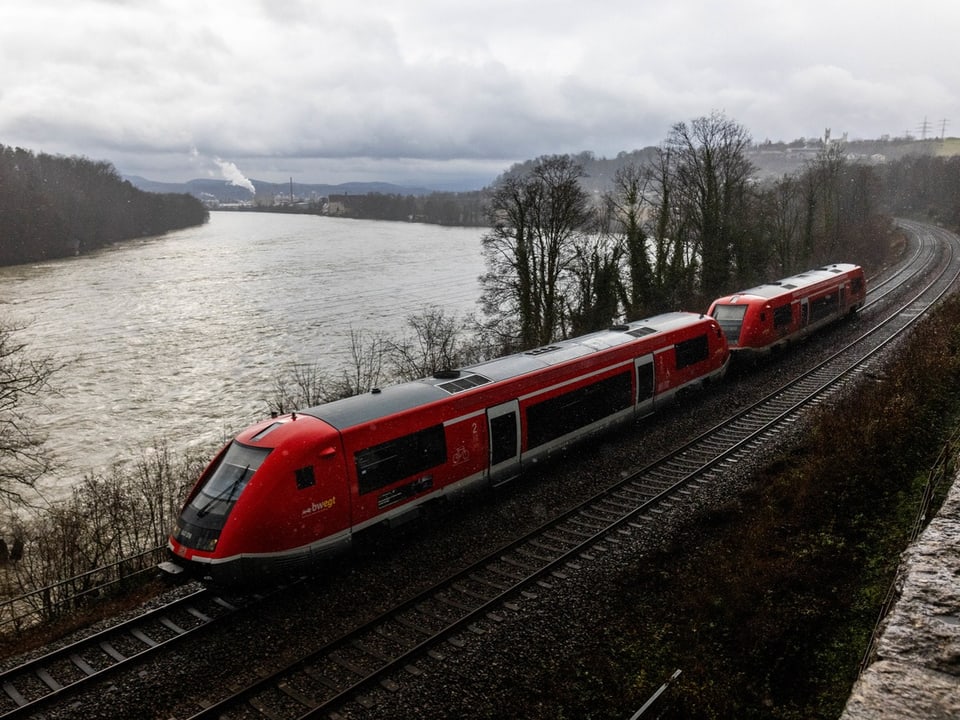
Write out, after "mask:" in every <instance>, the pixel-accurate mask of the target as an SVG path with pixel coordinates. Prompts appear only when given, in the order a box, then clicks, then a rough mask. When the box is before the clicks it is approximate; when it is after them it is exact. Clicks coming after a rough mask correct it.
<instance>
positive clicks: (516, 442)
mask: <svg viewBox="0 0 960 720" xmlns="http://www.w3.org/2000/svg"><path fill="white" fill-rule="evenodd" d="M487 430H488V431H489V436H490V484H491V485H499V484H501V483H505V482H507V481H508V480H512V479H513V478H515V477H517V475H519V474H520V403H519V402H518V401H517V400H511V401H510V402H505V403H503V404H502V405H497V406H496V407H492V408H487Z"/></svg>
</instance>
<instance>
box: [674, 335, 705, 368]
mask: <svg viewBox="0 0 960 720" xmlns="http://www.w3.org/2000/svg"><path fill="white" fill-rule="evenodd" d="M674 347H675V349H676V354H677V370H680V369H681V368H685V367H689V366H690V365H693V364H695V363H698V362H700V361H701V360H706V359H707V358H708V357H710V343H709V342H708V341H707V336H706V335H698V336H697V337H695V338H690V339H689V340H684V341H682V342H678V343H677V344H676V345H675V346H674Z"/></svg>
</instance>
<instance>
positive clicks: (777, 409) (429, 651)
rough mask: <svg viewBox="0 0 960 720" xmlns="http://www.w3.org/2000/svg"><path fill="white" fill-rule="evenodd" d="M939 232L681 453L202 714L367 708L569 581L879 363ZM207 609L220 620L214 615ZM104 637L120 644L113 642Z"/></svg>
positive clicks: (91, 645)
mask: <svg viewBox="0 0 960 720" xmlns="http://www.w3.org/2000/svg"><path fill="white" fill-rule="evenodd" d="M921 229H923V232H918V236H920V237H922V238H926V236H927V226H922V228H921ZM914 230H915V231H916V230H917V228H914ZM935 235H936V233H935V232H933V233H932V236H931V237H930V238H927V239H926V240H925V241H922V242H920V243H918V244H917V246H916V248H915V252H914V253H913V255H912V257H911V258H910V260H909V261H907V262H904V263H903V264H901V265H900V266H899V268H898V269H897V270H896V271H894V272H891V273H889V275H887V276H886V277H882V278H876V279H873V280H872V281H871V283H870V287H871V291H870V294H869V295H868V301H867V306H866V307H872V306H879V305H880V304H881V302H882V301H884V299H885V298H887V297H888V295H889V294H890V293H892V292H893V291H894V290H895V289H896V288H902V287H904V286H905V285H906V286H912V285H920V284H921V281H920V278H921V277H923V276H926V275H929V267H930V266H931V264H933V263H935V262H938V261H937V260H936V258H935V256H936V254H937V253H938V252H939V251H940V250H942V249H944V248H946V253H947V257H946V260H944V261H940V262H939V264H940V266H941V267H940V269H939V272H938V274H937V276H936V277H935V278H934V279H933V280H932V281H926V282H924V283H922V287H918V288H916V289H915V292H914V293H913V295H912V297H910V298H909V300H908V301H907V302H906V303H903V304H901V305H898V307H897V308H896V309H894V310H893V311H890V312H889V313H888V314H887V315H886V316H885V317H883V318H881V319H879V320H878V321H877V322H875V323H874V325H873V327H871V328H870V329H869V330H868V331H866V332H864V333H863V334H862V335H861V336H860V337H859V338H857V339H856V340H855V341H854V342H853V343H850V345H849V346H847V347H846V348H844V349H843V350H841V351H840V352H838V353H836V354H834V355H833V356H831V357H830V358H828V359H827V360H825V361H824V362H823V363H821V364H820V365H819V366H818V367H817V368H814V369H813V370H812V371H811V372H810V373H807V374H806V375H804V376H803V377H801V378H798V379H796V380H795V381H793V382H791V383H789V384H787V385H784V386H783V387H781V388H779V389H778V390H776V391H775V392H773V393H770V394H769V395H768V396H767V397H766V398H764V399H763V400H761V401H760V402H758V403H756V404H754V405H752V406H750V407H749V408H746V409H744V410H743V411H741V412H740V413H738V414H737V415H736V416H734V417H731V418H729V419H728V420H727V421H726V422H724V423H722V424H720V425H717V426H716V427H714V428H712V429H711V430H709V431H708V432H706V433H704V434H702V435H700V436H699V437H697V438H695V439H694V440H692V441H690V442H689V443H687V444H686V445H684V446H683V447H681V448H678V449H677V450H676V451H675V452H673V453H671V454H670V455H668V456H665V457H663V458H661V459H660V460H658V461H656V462H654V463H651V464H649V465H647V466H645V467H643V468H639V469H637V470H634V471H632V472H630V473H629V475H628V476H626V477H624V478H623V479H622V481H621V482H619V483H617V484H616V485H615V486H614V487H611V488H608V489H607V490H605V491H604V492H602V493H600V494H598V495H596V496H594V497H593V498H591V499H590V500H588V501H587V502H585V503H583V504H582V505H580V506H579V507H577V508H575V509H573V510H571V511H570V512H568V513H566V514H564V515H562V516H561V517H558V518H556V519H554V520H552V521H550V522H549V523H546V524H544V525H542V526H541V527H540V528H538V529H537V530H536V531H534V532H533V533H530V534H528V535H526V536H524V537H523V538H520V539H518V540H516V541H515V542H512V543H510V544H509V545H506V546H504V547H501V548H500V549H498V550H497V551H496V552H494V553H491V554H490V555H488V556H487V557H485V558H483V559H482V560H480V561H479V562H476V563H474V564H472V565H471V566H470V567H468V568H465V569H463V570H462V571H460V572H458V573H456V574H455V575H453V576H451V577H449V578H447V579H446V580H445V581H443V582H441V583H439V584H437V585H435V586H434V587H432V588H430V589H428V590H426V591H424V592H422V593H420V594H418V595H416V596H415V597H412V598H409V599H407V600H405V601H404V602H402V603H400V604H398V605H396V606H395V607H393V608H391V609H390V610H388V611H387V612H385V613H383V614H381V615H379V616H378V617H376V618H375V619H373V620H371V621H369V622H367V623H364V624H363V625H362V626H359V627H356V628H353V629H351V630H349V631H348V632H345V633H344V634H343V635H342V636H341V637H339V638H337V639H335V640H333V641H332V642H329V643H327V644H326V645H324V646H323V647H320V648H317V649H316V650H315V651H314V652H312V653H310V654H309V655H306V656H304V657H301V658H299V659H297V660H295V661H294V662H291V663H287V664H286V665H284V667H282V668H280V669H279V670H276V671H273V672H271V673H269V674H268V675H266V676H263V677H261V678H259V679H258V680H257V681H256V682H253V683H249V684H248V685H246V686H244V687H239V688H236V689H234V690H233V691H232V692H231V693H230V694H229V695H227V696H220V695H216V696H211V697H209V698H208V699H207V700H204V701H202V702H201V703H200V705H199V706H200V707H203V709H202V710H200V711H199V712H197V713H196V714H194V715H192V716H190V717H191V719H192V720H199V718H214V717H217V718H219V717H224V718H233V717H235V718H240V717H244V718H245V717H267V718H301V717H326V716H330V715H331V714H333V716H335V714H336V713H337V712H338V711H343V709H344V708H350V709H351V711H352V712H354V713H356V712H360V713H361V714H362V712H363V711H364V708H365V707H374V706H375V705H376V699H375V698H376V696H377V693H379V692H383V691H384V688H386V690H387V691H389V690H390V689H391V688H393V687H396V686H397V685H398V684H399V683H403V682H410V681H415V678H416V676H417V674H418V673H419V672H420V671H419V669H418V661H419V660H420V659H422V658H424V657H427V656H431V657H433V658H434V659H437V658H439V657H442V655H443V653H444V652H446V650H445V649H444V648H447V647H449V646H454V647H455V646H457V645H461V644H463V642H464V641H465V638H467V637H469V635H470V634H471V633H473V632H482V628H483V626H485V625H489V624H490V623H496V622H498V619H499V618H501V617H502V615H503V614H504V613H507V612H511V611H513V610H516V609H518V608H519V607H520V606H521V605H522V603H523V601H524V598H525V597H527V596H529V595H532V594H533V593H536V592H539V591H541V590H542V589H543V588H544V587H548V586H549V585H550V584H552V583H555V582H562V581H563V580H564V579H565V578H566V577H567V575H568V574H569V573H571V572H575V571H576V569H577V568H578V567H580V566H581V565H582V564H583V563H589V562H591V561H592V560H593V559H594V558H595V557H596V555H597V554H598V553H603V552H604V551H605V550H607V549H609V548H610V547H611V546H615V545H617V544H618V543H620V542H622V541H623V540H624V539H625V538H626V537H627V536H629V535H631V534H632V533H633V532H634V531H636V530H638V529H639V528H643V527H647V526H649V525H650V524H655V523H656V522H657V517H658V515H659V514H661V513H663V512H665V511H666V509H667V508H669V507H670V505H671V504H673V503H676V502H680V501H681V500H682V499H683V498H684V496H685V495H686V494H689V493H691V492H693V490H694V489H695V488H696V487H697V486H704V485H707V484H709V483H710V481H711V479H713V478H715V477H716V476H717V475H718V474H721V473H723V472H724V470H725V468H727V467H728V466H730V465H732V464H735V463H736V462H737V461H738V460H739V459H740V458H742V457H744V456H745V455H748V454H750V453H751V452H752V451H753V448H755V447H756V445H757V444H758V443H761V442H764V443H769V442H772V441H773V440H771V439H772V438H775V437H776V434H777V433H782V432H785V431H789V430H790V429H791V428H792V427H794V426H795V424H796V423H797V421H798V418H799V417H800V416H801V413H802V412H803V410H804V408H806V407H809V406H810V405H811V404H815V403H819V402H823V401H824V400H826V399H828V398H830V397H832V396H833V395H835V394H836V393H838V392H839V391H840V390H841V389H842V387H844V385H845V384H846V383H847V382H849V381H850V380H851V379H853V378H855V377H857V375H859V374H860V373H862V372H864V371H865V370H866V369H869V367H870V366H871V364H872V363H873V361H874V358H875V357H876V355H877V353H878V352H879V351H880V350H881V349H882V348H883V347H884V346H885V345H886V344H888V343H890V342H894V341H895V340H896V338H897V337H899V336H901V335H902V333H903V332H905V331H906V330H907V329H909V327H910V326H911V325H912V324H913V323H914V322H915V321H916V320H917V319H918V318H919V316H920V315H922V313H923V311H924V310H925V309H926V308H927V307H929V306H930V305H932V304H934V303H935V302H936V301H937V299H938V298H939V297H942V295H943V294H944V293H945V292H947V291H948V289H949V288H950V287H951V285H952V284H953V283H954V282H955V280H956V278H957V276H958V274H960V261H958V260H957V257H956V253H955V252H954V247H953V242H952V240H950V241H948V242H944V238H949V237H950V236H948V235H947V234H946V233H944V235H943V237H941V238H936V237H934V236H935ZM866 307H865V309H866ZM258 599H259V598H244V599H243V600H242V602H241V601H239V600H235V599H230V600H226V599H224V598H221V597H219V596H216V595H215V594H214V593H211V592H209V591H201V592H198V593H196V594H193V595H190V596H189V597H188V598H185V599H184V600H183V601H178V602H177V603H176V604H171V605H170V606H166V607H164V608H159V609H158V610H156V611H153V613H152V614H151V615H150V616H143V617H142V618H137V619H135V620H133V621H130V622H129V623H124V624H122V625H118V626H116V627H115V628H111V629H110V630H108V631H105V632H104V633H103V634H100V635H95V636H92V637H90V638H87V639H86V640H84V641H81V642H80V643H78V644H76V645H72V646H69V647H67V648H63V649H61V650H58V651H56V652H55V653H49V654H48V655H45V656H43V657H42V658H38V659H37V660H35V661H31V662H30V663H28V664H25V665H22V666H20V667H18V668H14V669H12V670H9V671H7V672H6V673H4V674H3V675H2V677H0V682H3V684H4V689H5V690H6V693H5V695H6V697H5V698H4V696H2V695H0V700H3V701H4V702H5V706H6V709H4V705H2V704H0V718H6V717H27V716H29V715H31V714H36V713H37V712H38V711H40V710H42V709H43V708H44V707H46V706H50V705H53V704H54V703H57V702H60V701H62V700H63V699H65V698H67V697H69V696H70V695H71V694H73V693H74V692H75V691H77V690H80V689H82V688H89V687H91V686H96V684H97V683H98V682H103V681H105V680H107V678H108V677H109V676H110V675H113V674H116V673H118V672H120V671H121V670H124V669H127V668H130V667H132V666H134V665H136V664H137V663H143V662H145V661H146V660H148V659H149V658H150V657H152V656H155V655H157V654H159V653H160V652H163V651H164V650H165V649H170V648H171V647H172V646H173V645H174V644H175V643H180V642H181V641H182V640H184V639H186V638H187V637H194V638H196V637H197V636H198V635H200V634H201V633H203V632H204V631H205V630H210V629H212V628H214V627H215V626H216V625H217V624H222V623H217V622H216V621H219V620H222V619H225V618H226V617H230V616H235V615H237V614H240V613H242V612H250V611H252V610H253V609H254V608H256V606H257V604H258V603H257V600H258ZM201 603H203V604H204V607H210V606H209V605H206V604H207V603H213V606H214V607H213V609H212V610H203V609H200V608H198V607H196V606H198V605H200V604H201ZM190 607H193V608H194V610H195V611H196V612H194V611H191V610H190V609H189V608H190ZM204 617H206V618H209V620H210V621H209V622H207V621H204V620H203V618H204ZM190 618H193V619H192V620H191V619H190ZM171 625H172V626H173V627H171ZM181 631H182V632H181ZM140 636H143V638H146V640H144V639H142V638H141V637H140ZM104 645H105V646H107V647H110V648H113V650H114V651H115V653H116V654H112V653H111V652H109V651H106V650H104ZM103 653H105V655H104V654H103ZM91 658H92V659H91ZM88 669H89V670H91V671H92V672H88ZM220 691H221V692H222V691H223V689H222V688H221V689H220Z"/></svg>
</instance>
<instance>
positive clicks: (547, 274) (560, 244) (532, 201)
mask: <svg viewBox="0 0 960 720" xmlns="http://www.w3.org/2000/svg"><path fill="white" fill-rule="evenodd" d="M582 176H583V168H582V166H581V165H580V164H579V163H577V162H576V161H575V160H574V159H573V158H571V157H570V156H569V155H553V156H549V157H543V158H540V159H539V160H538V161H537V162H536V164H535V165H534V167H533V169H532V170H530V171H529V172H528V173H526V174H524V175H522V176H508V177H506V178H504V179H503V180H501V181H500V183H499V184H498V186H497V187H496V188H495V190H494V194H493V198H492V201H491V206H490V223H491V229H490V232H488V233H487V234H486V235H485V236H484V238H483V249H484V255H485V258H486V262H487V272H486V273H485V274H484V275H483V276H482V277H481V284H482V288H483V290H482V296H481V301H482V303H483V308H484V312H485V314H486V315H487V317H488V318H489V319H490V320H491V325H493V326H498V327H499V329H500V330H501V331H502V332H504V335H503V338H502V340H503V345H504V349H505V350H507V349H516V347H521V348H530V347H536V346H538V345H544V344H547V343H549V342H551V341H552V340H554V339H556V338H557V337H562V336H563V335H564V333H565V329H566V328H565V316H564V295H565V292H566V290H567V287H566V283H568V282H570V281H571V277H570V275H569V272H568V271H569V269H570V266H571V263H572V262H573V261H574V259H575V257H576V248H577V240H578V239H579V238H580V236H581V235H582V233H583V232H584V231H585V229H586V227H587V225H588V223H589V222H590V221H591V219H592V213H591V211H590V207H589V202H588V196H587V194H586V192H585V191H584V190H583V188H582V187H581V186H580V182H579V181H580V178H581V177H582ZM512 318H516V325H513V324H512V323H510V322H509V320H510V319H512ZM504 320H507V322H503V321H504ZM507 333H514V334H513V337H510V336H508V335H507ZM511 346H512V347H511Z"/></svg>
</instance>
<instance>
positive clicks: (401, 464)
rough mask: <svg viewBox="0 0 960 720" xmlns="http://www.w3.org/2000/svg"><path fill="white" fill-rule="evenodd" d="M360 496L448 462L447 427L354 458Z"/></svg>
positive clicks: (427, 430)
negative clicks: (445, 429) (444, 430)
mask: <svg viewBox="0 0 960 720" xmlns="http://www.w3.org/2000/svg"><path fill="white" fill-rule="evenodd" d="M354 460H355V461H356V464H357V483H358V485H359V489H360V493H361V494H363V493H368V492H372V491H374V490H378V489H379V488H382V487H385V486H387V485H390V484H391V483H394V482H396V481H397V480H402V479H403V478H405V477H409V476H410V475H414V474H416V473H418V472H423V471H424V470H427V469H429V468H432V467H436V466H437V465H442V464H443V463H445V462H446V461H447V439H446V436H445V434H444V432H443V425H434V426H432V427H428V428H426V429H425V430H420V431H418V432H415V433H411V434H409V435H404V436H403V437H399V438H395V439H394V440H388V441H387V442H384V443H380V444H379V445H373V446H372V447H369V448H367V449H366V450H360V451H359V452H357V453H355V454H354Z"/></svg>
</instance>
